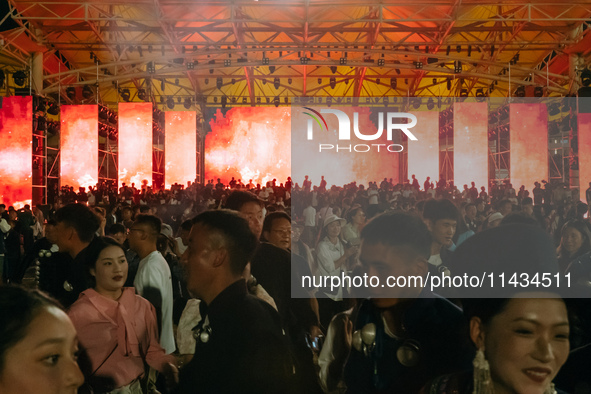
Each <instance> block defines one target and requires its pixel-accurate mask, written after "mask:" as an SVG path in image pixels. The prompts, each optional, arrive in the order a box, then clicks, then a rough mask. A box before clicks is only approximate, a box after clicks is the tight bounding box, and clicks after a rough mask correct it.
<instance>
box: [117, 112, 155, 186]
mask: <svg viewBox="0 0 591 394" xmlns="http://www.w3.org/2000/svg"><path fill="white" fill-rule="evenodd" d="M119 141H124V143H121V144H119V183H120V184H121V183H125V184H127V185H131V184H132V183H135V185H136V186H138V185H141V184H142V181H143V180H147V181H148V185H152V144H153V142H152V141H153V137H152V103H119Z"/></svg>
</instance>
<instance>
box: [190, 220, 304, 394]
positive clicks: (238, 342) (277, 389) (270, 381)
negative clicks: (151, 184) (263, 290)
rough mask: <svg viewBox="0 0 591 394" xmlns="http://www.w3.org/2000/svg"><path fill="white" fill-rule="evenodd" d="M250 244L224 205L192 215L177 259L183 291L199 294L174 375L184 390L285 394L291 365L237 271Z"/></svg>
mask: <svg viewBox="0 0 591 394" xmlns="http://www.w3.org/2000/svg"><path fill="white" fill-rule="evenodd" d="M256 245H257V239H256V237H255V235H254V234H253V233H252V231H251V230H250V228H249V224H248V222H247V221H246V220H245V219H244V218H243V217H240V216H239V215H238V214H237V213H235V212H231V211H228V210H219V211H207V212H203V213H201V214H200V215H198V216H197V217H195V218H194V219H193V228H192V229H191V233H190V237H189V246H188V249H187V252H186V253H185V255H184V256H183V263H184V264H185V266H186V270H187V288H188V290H189V291H190V292H191V293H192V294H193V295H194V296H195V297H197V298H199V299H201V300H202V302H201V304H200V313H201V316H202V320H201V321H200V323H199V325H198V326H197V327H196V328H195V334H194V336H195V337H196V339H197V343H196V347H195V355H194V357H193V359H192V360H191V362H189V364H187V365H186V366H185V367H184V368H183V369H182V370H181V373H180V383H179V392H180V393H181V394H184V393H194V392H200V393H216V394H217V393H222V394H224V393H228V394H233V393H262V394H265V393H283V392H290V389H291V384H292V371H293V366H292V362H291V356H290V352H289V348H288V345H287V339H286V338H285V335H284V333H283V332H282V329H281V323H280V320H279V316H278V314H277V312H276V311H275V310H274V309H273V308H272V307H271V306H270V305H269V304H267V303H266V302H264V301H262V300H260V299H258V298H256V297H254V296H252V295H250V294H248V292H247V289H246V283H245V280H244V279H243V277H242V274H243V271H244V269H245V268H246V265H247V264H248V262H249V260H250V257H251V256H252V254H253V252H254V250H255V248H256Z"/></svg>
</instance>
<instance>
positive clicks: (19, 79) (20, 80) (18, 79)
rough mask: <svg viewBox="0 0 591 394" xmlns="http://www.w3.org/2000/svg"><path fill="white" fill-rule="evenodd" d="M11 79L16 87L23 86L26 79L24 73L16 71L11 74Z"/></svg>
mask: <svg viewBox="0 0 591 394" xmlns="http://www.w3.org/2000/svg"><path fill="white" fill-rule="evenodd" d="M12 79H13V80H14V83H15V84H16V85H17V86H23V85H24V84H25V80H26V79H27V74H25V72H24V71H17V72H15V73H14V74H12Z"/></svg>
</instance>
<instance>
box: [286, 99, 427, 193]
mask: <svg viewBox="0 0 591 394" xmlns="http://www.w3.org/2000/svg"><path fill="white" fill-rule="evenodd" d="M332 109H337V110H339V111H342V112H344V113H346V114H347V115H348V117H349V120H350V122H351V128H352V127H353V124H354V113H357V114H358V128H359V131H360V133H361V134H365V135H372V134H376V133H377V129H378V125H379V120H378V118H377V117H378V115H379V114H380V113H379V112H377V111H378V109H374V108H369V107H336V108H335V107H334V106H333V107H332ZM318 110H320V108H318ZM304 112H308V110H306V109H303V108H296V107H294V110H293V112H292V117H293V118H292V161H293V166H292V174H293V175H292V178H293V180H294V182H297V183H299V184H300V186H301V184H302V181H303V180H304V176H306V175H308V176H309V179H310V180H311V181H312V183H313V184H315V185H318V184H319V182H320V177H321V176H322V175H324V177H325V179H326V181H327V182H328V185H329V186H330V185H333V184H334V185H345V184H348V183H351V182H353V181H356V182H357V184H364V185H367V184H368V183H369V182H370V181H372V182H373V181H375V182H378V183H379V182H380V181H381V180H382V179H384V178H388V179H390V178H392V181H393V182H394V183H398V181H399V175H398V171H399V160H400V154H399V153H396V152H394V151H396V150H397V149H399V148H398V147H395V146H392V145H394V144H401V139H400V134H401V132H400V131H398V130H395V131H394V133H393V139H394V140H393V141H389V140H388V139H387V133H386V131H385V130H383V132H382V135H381V137H380V138H379V139H377V140H373V141H365V140H361V139H359V138H357V137H356V136H355V135H354V133H353V132H352V133H351V139H350V140H341V141H339V140H338V138H337V135H338V132H337V130H339V122H338V119H337V117H336V116H335V115H333V114H324V115H323V117H324V119H325V120H326V122H327V124H328V130H325V127H324V125H322V127H321V126H319V125H318V124H317V123H316V122H315V121H313V120H312V118H311V117H310V116H308V115H306V114H305V113H304ZM381 116H382V117H383V118H384V117H385V116H386V114H385V113H382V114H381ZM372 119H373V121H372ZM309 122H310V124H311V127H312V128H313V139H312V140H308V139H307V128H308V123H309ZM376 123H378V125H376ZM384 124H386V123H385V122H384ZM384 128H385V126H384ZM412 130H413V132H414V129H412ZM417 142H419V143H420V141H409V145H410V143H417ZM320 144H323V145H325V144H326V145H333V146H334V148H333V149H323V150H322V151H320ZM372 145H380V146H379V147H378V146H372ZM366 146H369V148H370V150H369V151H366V150H367V147H366ZM390 146H392V147H391V148H390V149H391V150H392V151H393V152H388V151H387V149H388V148H387V147H390ZM337 147H338V148H339V150H338V151H337ZM356 147H357V151H355V148H356ZM340 148H344V149H340ZM349 149H350V150H349ZM378 149H379V152H378Z"/></svg>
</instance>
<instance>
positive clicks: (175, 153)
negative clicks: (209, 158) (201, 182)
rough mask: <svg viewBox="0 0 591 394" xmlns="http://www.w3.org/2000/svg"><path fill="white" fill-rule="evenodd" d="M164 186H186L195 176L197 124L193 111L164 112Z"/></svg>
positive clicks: (168, 187)
mask: <svg viewBox="0 0 591 394" xmlns="http://www.w3.org/2000/svg"><path fill="white" fill-rule="evenodd" d="M164 116H165V121H166V125H165V130H164V136H165V138H164V141H165V145H164V156H165V158H166V171H165V174H166V176H165V185H166V188H167V189H170V187H171V186H172V185H173V184H175V183H177V184H180V185H185V186H187V182H191V183H192V182H195V177H196V176H197V164H196V163H197V124H196V123H195V112H194V111H168V112H165V115H164Z"/></svg>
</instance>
